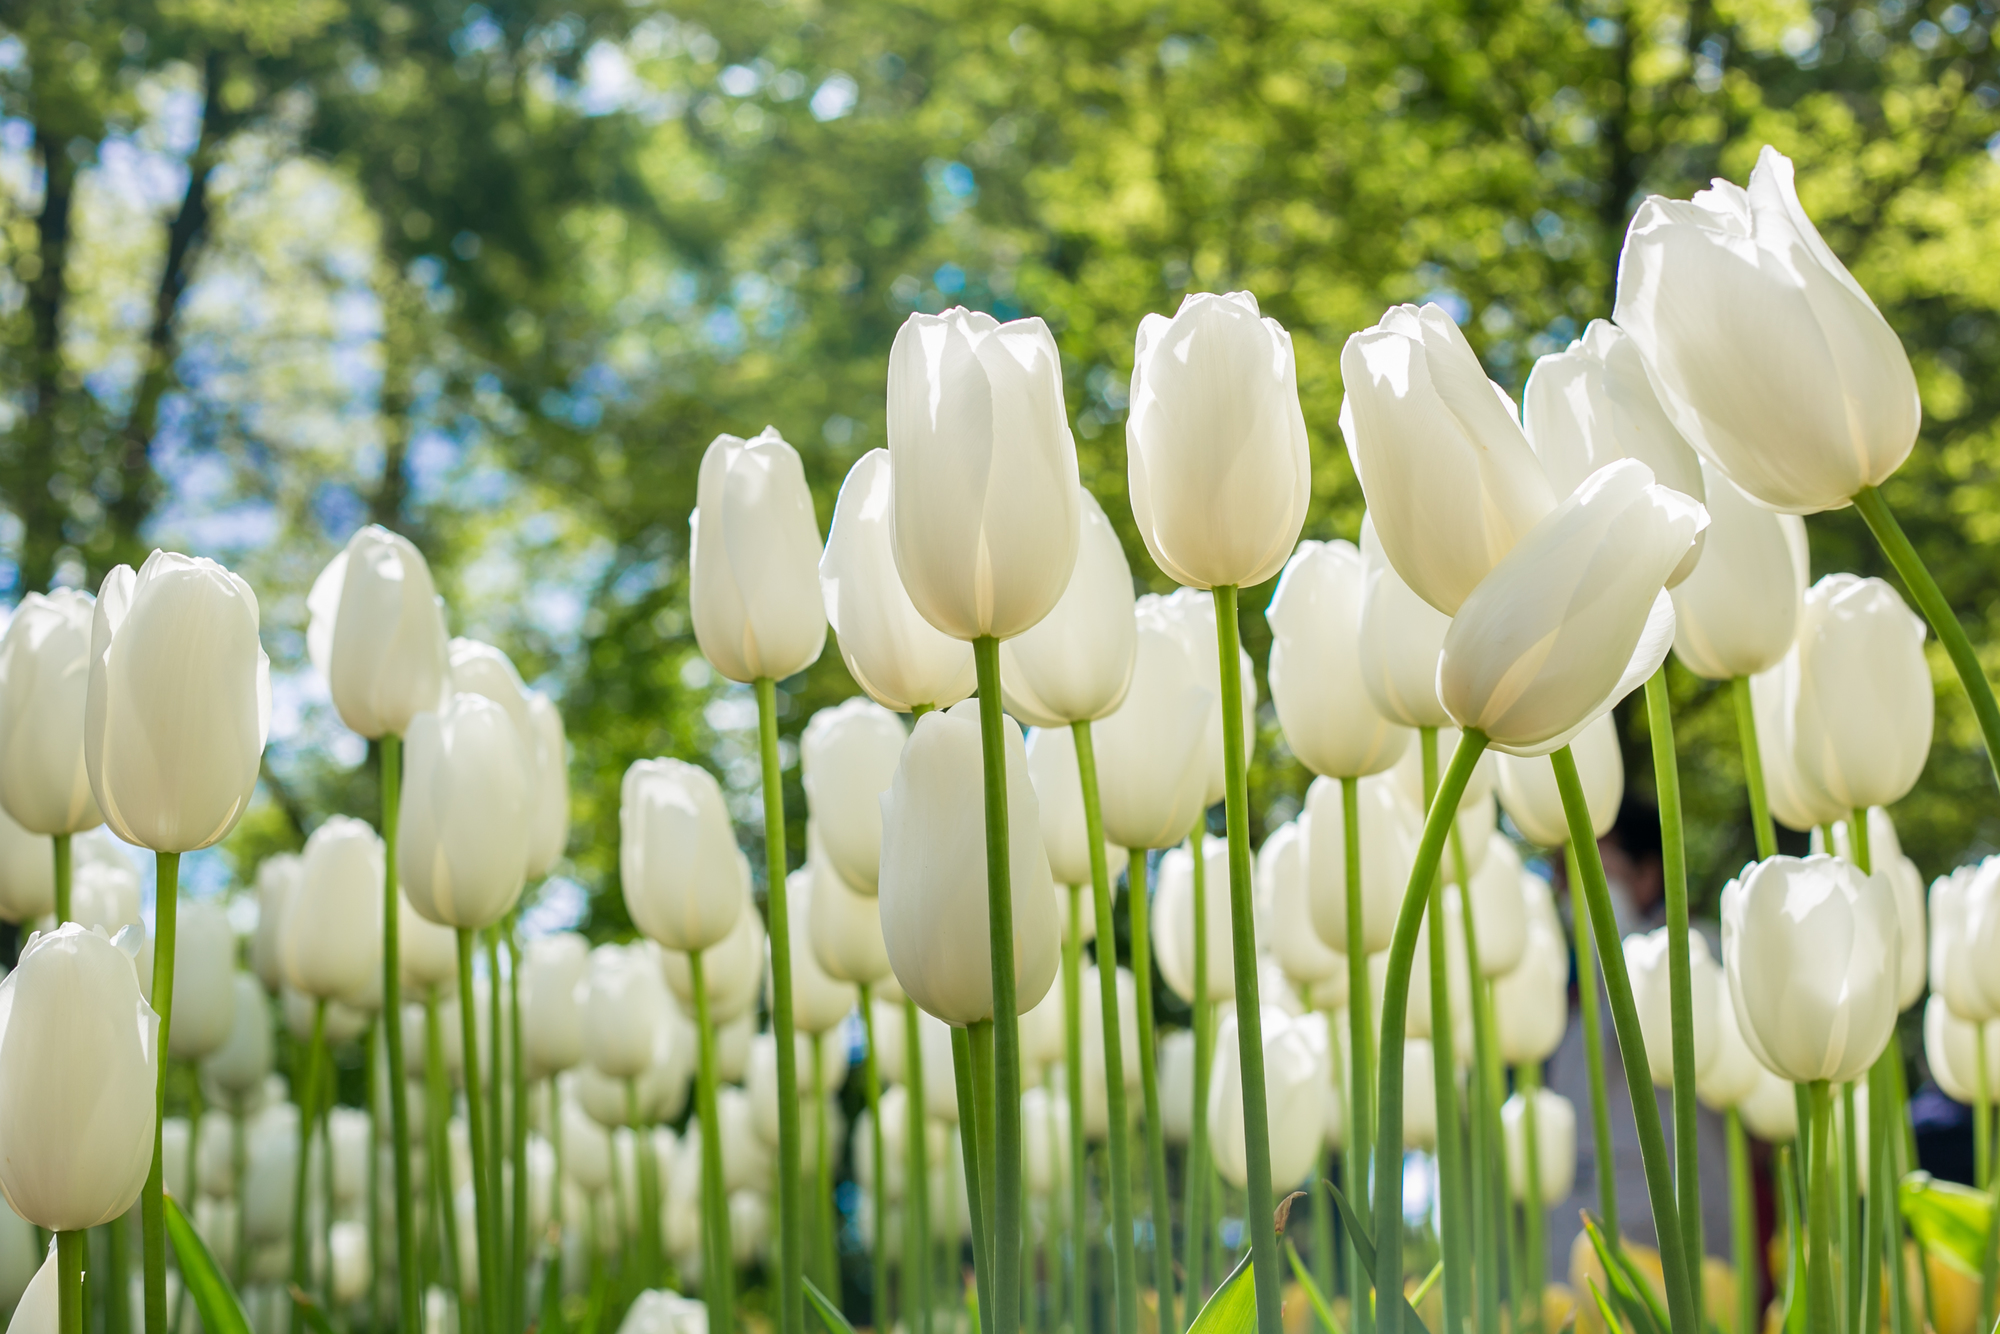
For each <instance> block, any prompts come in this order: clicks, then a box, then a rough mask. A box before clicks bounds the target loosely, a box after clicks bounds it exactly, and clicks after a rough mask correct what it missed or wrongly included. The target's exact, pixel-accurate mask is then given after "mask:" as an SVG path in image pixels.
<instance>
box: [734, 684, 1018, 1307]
mask: <svg viewBox="0 0 2000 1334" xmlns="http://www.w3.org/2000/svg"><path fill="white" fill-rule="evenodd" d="M756 691H757V745H758V753H759V755H760V756H761V758H762V760H763V766H764V891H765V895H766V900H765V901H766V909H765V914H766V920H765V928H766V930H767V931H768V933H769V935H770V940H771V1032H772V1035H773V1036H774V1037H775V1038H776V1039H777V1044H778V1329H779V1331H780V1334H805V1321H806V1308H805V1300H806V1297H805V1291H806V1290H805V1272H806V1232H805V1222H806V1220H805V1200H804V1198H803V1196H802V1195H801V1193H800V1190H799V1059H798V1049H797V1047H796V1045H795V1044H794V1041H793V1037H792V926H791V913H790V910H789V909H788V908H787V906H786V901H785V900H786V895H785V772H784V769H783V768H782V767H781V764H780V761H779V759H778V683H777V682H776V681H773V680H772V679H771V678H770V677H768V676H760V677H758V678H757V683H756ZM1009 957H1010V958H1011V957H1012V956H1011V955H1010V956H1009Z"/></svg>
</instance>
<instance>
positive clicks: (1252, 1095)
mask: <svg viewBox="0 0 2000 1334" xmlns="http://www.w3.org/2000/svg"><path fill="white" fill-rule="evenodd" d="M1215 647H1216V653H1217V656H1218V659H1219V661H1218V662H1217V666H1218V667H1219V668H1220V669H1221V682H1220V684H1221V694H1222V699H1221V701H1220V703H1221V707H1222V772H1223V823H1224V825H1225V826H1226V828H1227V830H1228V834H1229V943H1230V958H1231V962H1232V964H1233V965H1234V967H1235V970H1236V1044H1237V1051H1238V1056H1239V1059H1240V1060H1241V1062H1242V1069H1243V1161H1244V1169H1245V1170H1246V1171H1247V1172H1248V1173H1249V1174H1250V1182H1249V1188H1248V1190H1247V1191H1246V1194H1247V1195H1248V1197H1249V1198H1248V1201H1247V1203H1246V1205H1245V1210H1246V1212H1245V1213H1244V1217H1245V1218H1246V1219H1247V1220H1248V1222H1249V1232H1250V1254H1251V1257H1252V1258H1251V1265H1252V1268H1253V1270H1254V1273H1253V1275H1252V1281H1253V1282H1254V1283H1255V1285H1256V1289H1257V1328H1258V1330H1259V1331H1260V1334H1279V1330H1280V1329H1281V1328H1282V1327H1283V1323H1284V1321H1283V1314H1282V1312H1283V1293H1282V1292H1281V1291H1280V1289H1279V1285H1278V1237H1277V1233H1276V1231H1275V1230H1274V1229H1273V1228H1272V1227H1271V1225H1270V1220H1271V1219H1272V1218H1273V1216H1274V1212H1273V1205H1272V1200H1271V1129H1270V1117H1269V1114H1268V1111H1267V1109H1266V1107H1265V1102H1266V1100H1267V1097H1268V1095H1267V1092H1266V1090H1265V1088H1264V1014H1263V1011H1262V1009H1261V1008H1260V1002H1259V1000H1258V996H1257V922H1256V915H1255V906H1254V897H1253V887H1252V884H1251V879H1250V786H1249V775H1248V774H1247V773H1246V772H1245V760H1246V756H1245V754H1244V750H1243V725H1244V723H1243V663H1242V657H1241V654H1242V647H1241V644H1240V634H1239V630H1238V627H1237V624H1236V586H1235V585H1234V584H1223V585H1220V586H1219V587H1217V588H1216V589H1215ZM1205 925H1206V924H1204V926H1205ZM1142 988H1143V984H1142ZM1162 1305H1163V1306H1164V1305H1165V1303H1164V1301H1163V1302H1162Z"/></svg>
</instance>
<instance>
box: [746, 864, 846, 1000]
mask: <svg viewBox="0 0 2000 1334" xmlns="http://www.w3.org/2000/svg"><path fill="white" fill-rule="evenodd" d="M819 884H820V879H819V877H818V876H816V875H815V874H814V868H813V867H812V866H810V865H807V866H801V867H800V868H799V869H798V870H796V871H794V872H792V873H791V875H789V876H787V877H786V878H785V895H786V906H787V907H788V908H789V909H790V910H791V914H792V928H793V930H794V932H795V933H796V935H797V938H798V940H799V941H800V943H802V944H805V945H806V948H805V949H794V950H793V951H792V952H791V961H792V1022H793V1023H794V1024H796V1025H797V1026H798V1030H799V1032H801V1033H815V1034H817V1033H825V1032H828V1031H830V1030H831V1029H833V1028H835V1027H837V1026H838V1025H839V1024H840V1023H841V1021H842V1020H844V1019H846V1018H847V1016H848V1015H849V1014H851V1013H853V1011H854V1002H855V999H856V996H855V991H854V987H853V985H852V984H851V983H847V982H843V981H841V980H839V979H838V978H836V977H834V976H832V975H831V974H830V973H828V972H827V971H826V969H825V968H823V967H821V966H820V961H819V953H818V951H817V950H815V949H813V948H812V947H811V942H812V939H813V929H812V917H813V907H814V904H815V903H816V902H817V901H818V892H817V891H818V889H819ZM767 962H768V963H769V966H770V972H769V973H768V974H767V975H766V982H765V986H764V1002H765V1006H766V1008H770V1009H775V1007H776V1002H775V1001H774V1000H773V992H772V985H773V983H774V982H775V980H776V976H777V961H776V960H775V959H773V960H768V961H767Z"/></svg>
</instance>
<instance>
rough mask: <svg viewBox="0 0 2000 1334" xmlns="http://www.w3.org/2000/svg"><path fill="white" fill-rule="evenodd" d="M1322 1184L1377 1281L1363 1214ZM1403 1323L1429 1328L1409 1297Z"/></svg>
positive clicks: (1327, 1184) (1333, 1187)
mask: <svg viewBox="0 0 2000 1334" xmlns="http://www.w3.org/2000/svg"><path fill="white" fill-rule="evenodd" d="M1320 1184H1321V1185H1323V1186H1325V1187H1326V1188H1327V1189H1328V1190H1330V1191H1332V1192H1333V1202H1334V1204H1336V1205H1337V1206H1339V1208H1340V1219H1341V1221H1342V1222H1343V1223H1345V1224H1347V1231H1348V1235H1349V1237H1350V1238H1351V1239H1352V1240H1353V1242H1354V1254H1355V1257H1356V1258H1357V1259H1359V1260H1360V1261H1361V1267H1362V1268H1363V1269H1365V1270H1367V1271H1368V1281H1369V1282H1370V1283H1375V1243H1374V1241H1373V1240H1372V1239H1371V1238H1370V1237H1369V1235H1368V1229H1367V1228H1366V1227H1365V1226H1363V1225H1362V1222H1361V1215H1359V1214H1357V1213H1355V1212H1354V1206H1353V1205H1351V1204H1349V1203H1348V1202H1347V1197H1346V1196H1345V1195H1342V1194H1341V1193H1340V1187H1338V1186H1336V1185H1334V1184H1333V1183H1332V1182H1331V1181H1327V1180H1324V1179H1322V1180H1321V1182H1320ZM1375 1286H1376V1288H1378V1289H1379V1288H1380V1287H1381V1286H1382V1285H1381V1284H1379V1283H1375ZM1403 1323H1404V1324H1405V1325H1407V1326H1409V1327H1410V1328H1412V1329H1427V1328H1429V1326H1427V1325H1425V1324H1424V1322H1423V1318H1422V1317H1420V1316H1419V1315H1418V1314H1417V1308H1416V1307H1414V1306H1412V1305H1411V1304H1410V1299H1409V1298H1407V1297H1405V1298H1404V1299H1403ZM1190 1334H1192V1331H1190Z"/></svg>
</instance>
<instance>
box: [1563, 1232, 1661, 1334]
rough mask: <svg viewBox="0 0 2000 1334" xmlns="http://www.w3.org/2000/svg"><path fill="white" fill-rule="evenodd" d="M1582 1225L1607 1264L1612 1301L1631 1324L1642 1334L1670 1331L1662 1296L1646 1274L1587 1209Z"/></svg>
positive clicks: (1598, 1254)
mask: <svg viewBox="0 0 2000 1334" xmlns="http://www.w3.org/2000/svg"><path fill="white" fill-rule="evenodd" d="M1583 1227H1584V1231H1585V1232H1587V1233H1589V1234H1590V1244H1591V1247H1592V1248H1593V1249H1594V1250H1595V1251H1596V1252H1597V1262H1598V1263H1599V1264H1601V1265H1603V1266H1604V1274H1605V1278H1606V1281H1607V1282H1608V1283H1609V1284H1610V1287H1611V1300H1612V1301H1613V1302H1615V1303H1616V1304H1617V1306H1618V1309H1619V1310H1620V1311H1622V1312H1623V1313H1624V1315H1625V1318H1626V1319H1627V1320H1629V1321H1631V1322H1632V1327H1633V1328H1634V1329H1636V1330H1637V1331H1638V1332H1639V1334H1667V1313H1666V1312H1665V1311H1664V1310H1662V1309H1661V1307H1660V1299H1659V1298H1658V1297H1656V1296H1655V1295H1654V1294H1653V1287H1652V1284H1650V1283H1648V1282H1647V1281H1646V1276H1645V1275H1644V1274H1641V1273H1640V1272H1639V1271H1638V1270H1637V1269H1635V1268H1633V1267H1632V1262H1631V1261H1630V1260H1629V1259H1627V1258H1626V1256H1625V1253H1624V1252H1623V1251H1621V1250H1617V1249H1615V1248H1614V1247H1613V1246H1612V1245H1611V1243H1610V1241H1608V1240H1607V1239H1606V1238H1605V1235H1604V1232H1603V1230H1602V1229H1600V1228H1599V1227H1598V1226H1597V1220H1596V1219H1595V1218H1592V1217H1591V1216H1590V1214H1589V1212H1588V1211H1586V1212H1585V1213H1584V1215H1583Z"/></svg>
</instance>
